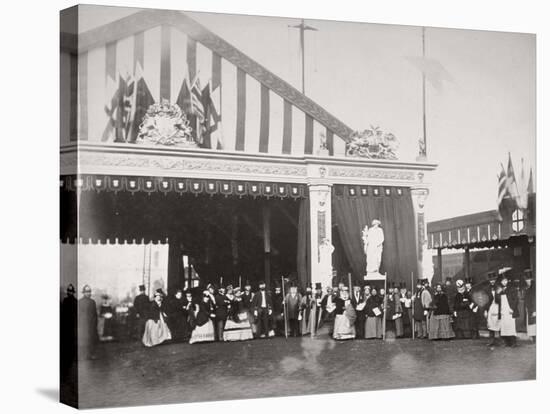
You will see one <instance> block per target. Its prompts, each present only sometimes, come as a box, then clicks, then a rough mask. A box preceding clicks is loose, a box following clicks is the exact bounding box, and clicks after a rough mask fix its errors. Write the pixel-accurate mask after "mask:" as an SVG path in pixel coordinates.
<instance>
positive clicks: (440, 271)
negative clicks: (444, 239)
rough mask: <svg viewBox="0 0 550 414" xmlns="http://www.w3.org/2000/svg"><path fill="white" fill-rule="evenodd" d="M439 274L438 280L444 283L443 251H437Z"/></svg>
mask: <svg viewBox="0 0 550 414" xmlns="http://www.w3.org/2000/svg"><path fill="white" fill-rule="evenodd" d="M437 272H438V277H437V279H438V280H441V282H443V256H442V254H441V249H437Z"/></svg>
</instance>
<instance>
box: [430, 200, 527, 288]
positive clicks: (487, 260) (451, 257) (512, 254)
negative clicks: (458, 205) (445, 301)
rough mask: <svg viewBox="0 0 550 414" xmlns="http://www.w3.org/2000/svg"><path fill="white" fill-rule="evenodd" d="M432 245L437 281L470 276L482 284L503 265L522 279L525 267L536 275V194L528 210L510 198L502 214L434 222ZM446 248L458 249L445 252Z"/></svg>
mask: <svg viewBox="0 0 550 414" xmlns="http://www.w3.org/2000/svg"><path fill="white" fill-rule="evenodd" d="M428 247H429V248H430V249H434V250H437V255H436V256H434V264H435V277H434V280H436V281H444V280H445V279H446V278H448V277H451V278H453V279H457V278H466V277H470V278H472V279H473V280H474V283H479V282H482V281H483V280H486V278H487V274H488V273H489V272H493V271H497V270H498V269H499V268H502V267H510V268H511V269H512V270H511V274H512V278H513V279H514V280H516V281H518V282H519V281H520V280H521V276H522V275H523V273H524V271H525V270H528V269H529V270H531V271H532V272H533V275H536V194H530V195H529V196H528V204H527V209H525V210H521V209H519V208H517V206H516V203H515V201H514V200H513V199H511V198H506V199H504V201H503V206H502V209H501V211H500V216H499V212H498V211H496V210H489V211H484V212H480V213H475V214H469V215H464V216H458V217H453V218H449V219H445V220H439V221H433V222H430V223H428ZM445 250H446V251H448V252H452V251H457V252H456V253H450V254H445V255H443V251H445Z"/></svg>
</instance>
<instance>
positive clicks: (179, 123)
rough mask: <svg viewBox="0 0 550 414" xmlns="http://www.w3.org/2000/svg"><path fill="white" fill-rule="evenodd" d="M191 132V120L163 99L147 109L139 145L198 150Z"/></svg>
mask: <svg viewBox="0 0 550 414" xmlns="http://www.w3.org/2000/svg"><path fill="white" fill-rule="evenodd" d="M191 131H192V129H191V127H190V126H189V120H188V119H187V116H186V115H185V114H184V113H183V112H182V110H181V109H180V107H179V106H178V105H177V104H171V103H170V102H168V100H166V99H163V100H162V101H161V102H160V103H154V104H152V105H151V106H149V108H148V109H147V113H146V114H145V116H144V117H143V122H142V123H141V125H140V126H139V134H138V140H137V143H138V144H140V143H148V144H155V145H168V146H177V147H190V148H196V147H198V145H197V143H196V142H195V141H193V137H192V136H191Z"/></svg>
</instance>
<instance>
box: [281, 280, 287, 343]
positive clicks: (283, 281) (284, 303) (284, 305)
mask: <svg viewBox="0 0 550 414" xmlns="http://www.w3.org/2000/svg"><path fill="white" fill-rule="evenodd" d="M281 286H282V289H283V317H284V320H285V339H288V322H287V319H286V294H285V277H284V276H281Z"/></svg>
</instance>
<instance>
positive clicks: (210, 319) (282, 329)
mask: <svg viewBox="0 0 550 414" xmlns="http://www.w3.org/2000/svg"><path fill="white" fill-rule="evenodd" d="M508 273H509V272H507V271H506V269H503V271H499V272H498V273H497V272H493V273H489V274H488V281H487V282H486V283H483V284H481V285H478V286H476V289H473V286H472V280H471V279H465V280H462V279H458V280H456V281H452V280H451V279H448V280H447V281H446V282H445V283H436V284H435V285H431V284H430V283H429V281H428V279H419V280H418V281H417V283H416V289H415V291H414V292H411V291H410V290H408V289H407V287H406V286H405V285H404V284H399V285H398V284H395V283H392V284H390V285H389V286H388V287H387V292H386V291H385V289H383V288H377V286H376V285H374V284H373V285H369V284H365V285H363V286H362V285H361V284H359V283H356V284H353V286H352V287H351V289H350V288H349V287H348V286H346V285H345V284H344V283H340V284H339V285H338V286H335V287H330V286H328V287H326V288H325V290H324V291H323V290H322V286H321V284H319V283H317V284H315V286H314V287H313V286H307V287H306V289H305V290H304V291H303V292H300V291H299V290H298V287H297V286H296V285H294V284H289V285H288V286H284V287H283V286H276V287H275V288H274V289H273V291H272V292H271V291H268V290H267V287H266V284H265V283H264V282H260V283H259V284H258V289H257V290H256V291H254V292H253V291H252V286H251V284H250V283H248V282H247V283H245V286H244V288H243V289H241V288H240V287H239V286H236V287H233V286H232V285H229V286H226V287H222V286H215V285H214V284H208V285H207V286H206V288H205V289H204V290H199V293H198V294H197V292H196V290H195V291H191V290H182V289H179V290H177V291H176V292H175V294H173V295H171V296H170V297H169V296H167V295H166V294H165V293H164V291H163V290H162V289H157V290H156V291H155V292H154V295H153V300H150V298H149V296H148V295H147V294H146V289H145V286H143V285H142V286H139V290H140V293H139V294H138V295H137V296H136V297H135V299H134V302H133V313H132V318H133V319H134V322H135V326H136V329H135V330H136V333H137V336H138V337H139V338H140V339H141V341H142V343H143V345H144V346H146V347H152V346H155V345H159V344H161V343H163V342H166V341H171V342H188V343H190V344H194V343H200V342H213V341H245V340H251V339H255V338H272V337H275V336H285V337H288V336H290V337H299V336H306V335H310V336H321V335H329V336H330V337H331V338H333V339H335V340H348V339H382V338H387V337H392V338H402V337H412V338H418V339H429V340H438V339H441V340H450V339H453V338H457V339H460V338H473V339H475V338H479V336H480V335H479V330H480V327H483V328H485V327H486V328H487V330H488V331H489V337H490V342H489V346H491V347H494V346H498V345H500V344H501V343H503V344H504V345H506V346H512V347H513V346H515V340H516V335H517V332H516V320H517V318H518V317H519V315H520V310H519V301H518V289H517V288H516V287H512V286H511V283H510V279H509V274H508ZM524 283H525V286H526V289H525V299H524V306H525V309H524V311H525V315H526V316H527V317H526V319H527V320H526V324H527V332H528V334H529V336H531V337H532V340H534V339H535V335H536V334H535V325H536V307H535V303H536V300H535V298H536V293H535V284H534V281H533V278H532V276H531V273H530V272H526V274H525V277H524ZM82 292H83V297H82V298H81V299H80V300H79V301H78V335H79V344H82V346H81V347H80V349H81V352H82V355H83V356H84V357H86V356H92V357H93V348H94V346H93V344H94V343H96V342H97V340H98V329H97V325H98V315H99V316H100V319H101V317H102V316H105V315H108V316H110V315H111V314H112V312H113V310H112V308H109V307H108V306H107V304H106V303H103V304H102V305H101V307H100V310H99V311H98V309H97V308H96V304H95V301H94V300H93V299H92V298H91V288H90V287H89V286H87V285H86V286H84V288H83V291H82ZM67 293H68V297H72V300H70V301H69V302H70V303H71V306H72V307H73V308H74V307H75V306H76V303H75V302H76V299H75V298H74V287H72V286H70V287H69V289H68V290H67ZM66 299H67V298H66ZM64 303H65V301H64ZM102 308H104V309H102ZM109 319H110V318H109ZM104 324H105V322H104ZM106 327H107V328H108V329H109V331H110V330H111V328H110V327H109V326H108V324H107V325H103V328H102V329H103V330H105V328H106Z"/></svg>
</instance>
